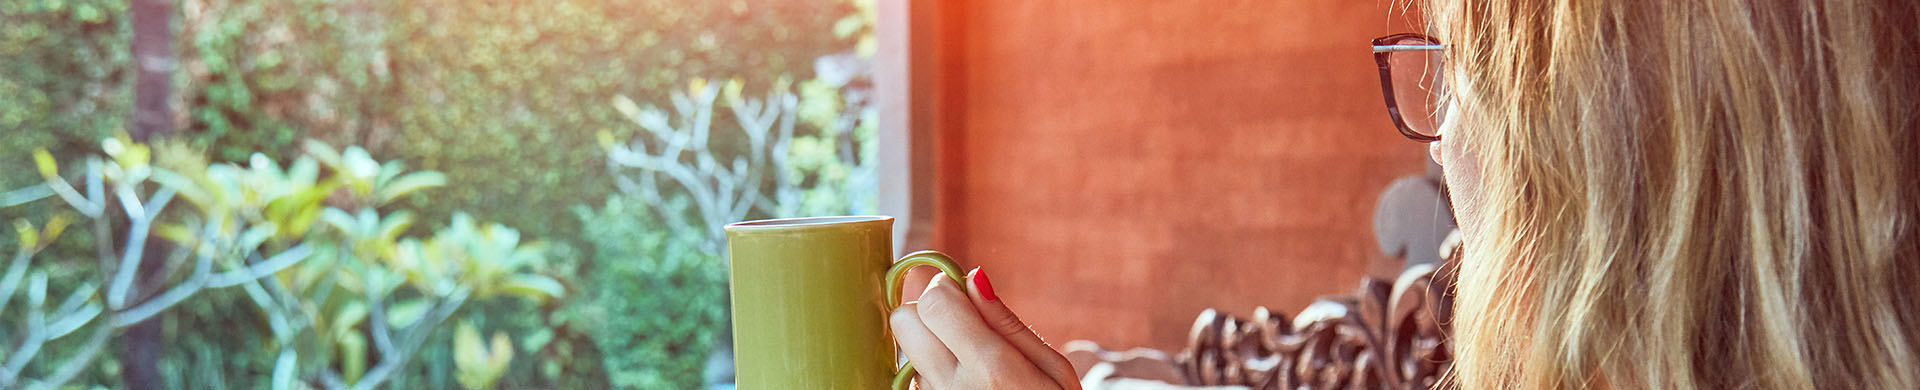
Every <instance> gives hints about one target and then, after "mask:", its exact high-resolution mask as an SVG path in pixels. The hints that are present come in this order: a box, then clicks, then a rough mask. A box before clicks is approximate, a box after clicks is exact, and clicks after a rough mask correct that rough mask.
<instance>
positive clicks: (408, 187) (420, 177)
mask: <svg viewBox="0 0 1920 390" xmlns="http://www.w3.org/2000/svg"><path fill="white" fill-rule="evenodd" d="M445 185H447V175H446V174H442V173H440V172H434V171H420V172H414V173H409V174H406V175H402V176H400V177H398V178H395V179H393V181H391V182H387V183H385V184H383V185H381V186H380V188H379V189H378V191H379V193H377V194H374V202H375V203H378V204H387V203H388V202H392V201H394V200H395V199H399V198H400V197H401V196H406V195H407V194H410V193H413V192H414V191H419V190H424V189H428V188H434V187H440V186H445Z"/></svg>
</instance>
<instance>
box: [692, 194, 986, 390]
mask: <svg viewBox="0 0 1920 390" xmlns="http://www.w3.org/2000/svg"><path fill="white" fill-rule="evenodd" d="M726 231H727V249H728V253H729V256H730V258H731V261H730V268H731V273H732V279H733V283H732V285H731V286H730V287H729V289H730V290H732V295H733V351H734V354H733V355H734V372H735V381H736V382H735V383H737V384H738V386H739V388H741V389H745V390H763V389H835V390H839V389H848V390H864V389H886V388H889V387H891V388H893V389H905V388H906V387H907V385H908V383H909V382H911V380H912V379H913V364H912V363H908V364H906V365H904V366H901V367H900V368H899V369H898V370H896V369H895V368H894V362H895V361H896V359H897V358H896V356H897V355H896V352H897V349H896V348H897V347H896V346H895V345H894V342H893V335H892V331H891V330H890V329H889V326H888V325H887V315H888V313H890V312H892V311H893V308H895V307H898V306H899V305H900V289H901V284H902V283H904V281H903V280H902V278H904V277H905V276H906V273H907V270H909V269H912V268H914V267H918V266H933V267H935V268H939V269H940V270H941V271H944V272H945V273H946V275H947V277H949V278H953V280H954V281H955V282H960V281H961V278H962V277H964V276H963V275H965V274H964V273H963V272H962V271H961V270H960V267H959V266H958V265H956V264H954V263H953V260H952V259H950V258H948V257H947V256H946V255H944V254H941V253H939V252H933V251H922V252H915V253H913V254H909V255H907V256H906V257H904V258H901V259H900V260H899V261H893V218H892V217H884V216H871V217H816V218H791V219H771V220H763V221H748V222H740V223H735V224H731V225H727V227H726ZM959 285H960V286H961V288H962V289H965V288H966V287H965V286H966V283H960V284H959Z"/></svg>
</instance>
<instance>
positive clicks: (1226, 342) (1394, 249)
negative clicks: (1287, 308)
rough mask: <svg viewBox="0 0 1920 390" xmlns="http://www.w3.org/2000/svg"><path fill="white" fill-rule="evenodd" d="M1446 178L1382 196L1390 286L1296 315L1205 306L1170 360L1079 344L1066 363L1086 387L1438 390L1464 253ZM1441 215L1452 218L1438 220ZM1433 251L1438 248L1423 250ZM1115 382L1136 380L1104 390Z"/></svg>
mask: <svg viewBox="0 0 1920 390" xmlns="http://www.w3.org/2000/svg"><path fill="white" fill-rule="evenodd" d="M1437 176H1438V175H1437V169H1436V170H1433V171H1430V172H1429V174H1428V175H1426V176H1424V177H1409V178H1404V179H1401V181H1399V182H1395V183H1394V185H1393V186H1390V187H1389V188H1388V190H1387V191H1386V193H1385V194H1383V195H1382V196H1381V201H1380V207H1379V208H1378V209H1377V210H1376V215H1375V219H1374V222H1375V233H1376V234H1375V236H1376V239H1378V240H1379V241H1380V247H1381V250H1382V251H1383V252H1386V253H1388V254H1389V255H1390V256H1392V257H1394V258H1397V259H1400V260H1401V261H1402V262H1403V263H1402V264H1406V265H1405V267H1404V269H1403V270H1402V271H1401V272H1400V274H1399V276H1398V277H1397V278H1395V279H1394V280H1392V281H1385V280H1379V279H1374V278H1366V279H1365V280H1362V281H1361V282H1360V287H1359V289H1358V290H1357V291H1355V292H1354V293H1353V294H1352V295H1344V296H1333V297H1325V298H1321V299H1320V300H1318V301H1316V302H1314V303H1313V304H1311V305H1308V306H1307V307H1306V308H1304V309H1301V310H1300V311H1299V313H1298V314H1296V315H1294V316H1293V317H1291V318H1289V317H1288V316H1287V315H1286V314H1284V313H1279V312H1274V311H1270V310H1268V309H1267V308H1266V307H1259V308H1255V309H1254V311H1253V314H1252V316H1250V317H1245V318H1242V317H1236V316H1232V315H1228V314H1225V313H1222V312H1221V311H1218V310H1214V309H1208V310H1206V311H1203V312H1201V313H1200V315H1199V317H1198V318H1195V319H1194V324H1193V331H1192V332H1191V333H1190V334H1189V336H1188V338H1187V345H1186V347H1185V348H1182V349H1181V350H1180V351H1179V352H1177V353H1176V354H1174V355H1171V356H1170V355H1167V354H1166V353H1164V352H1160V351H1156V350H1151V349H1135V350H1131V351H1126V352H1115V351H1108V350H1105V349H1103V348H1101V347H1100V346H1098V345H1096V344H1094V343H1091V342H1086V341H1075V342H1071V343H1068V344H1066V345H1064V347H1065V348H1063V349H1064V350H1065V351H1066V354H1067V357H1068V360H1071V361H1072V362H1073V364H1074V367H1076V368H1078V369H1080V370H1082V371H1081V377H1082V378H1083V381H1084V383H1083V384H1086V385H1088V387H1089V389H1096V388H1097V389H1117V388H1167V387H1169V386H1168V385H1165V384H1171V385H1178V386H1209V387H1211V386H1222V387H1224V388H1251V389H1255V390H1295V389H1428V388H1433V387H1434V386H1435V385H1436V384H1439V383H1442V382H1443V381H1444V377H1443V376H1444V375H1446V373H1447V371H1448V368H1449V367H1451V361H1452V358H1453V356H1452V354H1451V353H1450V352H1449V351H1450V350H1449V348H1448V345H1447V335H1448V334H1449V332H1448V325H1449V324H1450V323H1451V319H1452V308H1453V298H1452V297H1453V296H1452V294H1451V291H1452V290H1451V288H1452V286H1453V280H1452V269H1451V265H1452V264H1456V263H1457V257H1458V256H1457V254H1458V252H1457V251H1456V250H1455V249H1456V248H1457V246H1458V241H1457V237H1455V236H1454V235H1452V234H1449V233H1450V232H1451V231H1452V230H1453V221H1452V215H1451V213H1450V212H1445V211H1444V208H1445V204H1444V203H1437V206H1436V202H1444V199H1443V198H1444V196H1442V195H1440V192H1439V191H1438V188H1439V183H1438V180H1437ZM1435 207H1438V208H1440V210H1435V209H1434V208H1435ZM1441 213H1445V214H1444V217H1445V219H1444V220H1439V219H1437V218H1433V216H1438V215H1442V214H1441ZM1422 215H1424V216H1426V218H1425V219H1424V220H1422V219H1420V218H1419V217H1418V216H1422ZM1436 232H1437V233H1436ZM1435 234H1438V236H1434V235H1435ZM1422 249H1424V250H1422ZM1425 250H1432V251H1434V252H1435V253H1433V254H1430V255H1429V254H1425V253H1419V252H1425ZM1442 258H1444V259H1446V260H1440V259H1442ZM1115 380H1123V381H1130V382H1128V383H1130V384H1129V385H1127V386H1107V385H1106V384H1110V383H1115V382H1112V381H1115ZM1157 383H1165V384H1157Z"/></svg>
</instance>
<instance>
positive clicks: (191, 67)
mask: <svg viewBox="0 0 1920 390" xmlns="http://www.w3.org/2000/svg"><path fill="white" fill-rule="evenodd" d="M175 4H177V5H178V6H179V7H180V9H179V13H177V14H175V19H174V25H175V26H176V29H175V31H176V35H175V36H174V38H173V42H174V45H175V47H174V51H173V52H174V54H175V56H176V57H177V58H176V60H177V61H176V64H177V65H176V67H175V68H174V72H175V75H174V80H175V84H174V88H175V90H174V91H173V96H174V98H175V100H174V108H175V109H176V110H177V111H178V112H177V113H176V115H177V117H176V118H175V121H176V123H177V124H179V125H180V126H179V128H180V130H179V131H180V133H179V134H176V135H174V136H173V137H172V139H173V140H174V141H177V142H171V143H166V144H155V146H154V147H155V150H153V151H152V155H153V158H154V160H155V164H156V166H157V167H159V168H161V170H162V171H163V172H159V173H155V175H156V177H155V178H154V180H155V181H159V182H163V183H165V184H166V185H167V186H168V187H170V188H177V189H179V190H180V191H181V199H180V200H176V202H177V203H176V205H175V206H174V207H173V209H179V210H181V211H180V212H178V213H177V214H169V215H168V218H167V219H166V221H167V222H166V223H163V224H161V225H160V226H156V228H155V229H156V232H157V234H160V235H162V236H163V237H166V238H170V239H172V240H171V241H174V242H188V240H190V239H192V238H194V237H198V236H199V235H202V234H208V233H204V230H201V229H205V228H207V227H216V228H219V227H222V226H235V227H248V228H257V229H252V230H251V231H249V229H248V228H234V229H225V230H219V229H216V230H219V231H217V232H216V233H217V235H219V236H221V237H232V239H233V240H240V238H241V237H246V240H256V239H257V240H261V245H262V246H263V247H267V248H275V249H283V248H287V247H290V246H292V245H296V244H298V243H305V242H313V243H320V244H323V245H318V248H319V249H318V250H317V251H318V254H316V255H314V259H310V260H309V261H305V262H303V263H301V264H299V265H298V266H296V267H295V268H293V269H290V270H287V271H283V272H281V273H278V274H277V275H276V278H274V280H277V281H278V282H280V283H285V284H288V285H289V286H290V287H297V288H289V290H290V291H288V293H289V294H291V295H292V296H293V297H295V298H297V299H293V300H286V301H280V302H279V303H278V305H279V306H280V307H281V309H284V310H282V311H283V312H284V313H281V314H284V316H283V317H285V318H283V319H282V320H283V322H289V323H287V324H279V325H276V324H274V320H273V319H272V316H270V315H265V314H258V313H256V312H258V311H261V310H263V309H258V308H256V307H258V306H261V302H262V300H260V299H258V298H257V297H255V296H252V295H250V294H247V293H242V292H223V293H214V294H200V295H198V296H195V297H194V298H193V299H190V300H187V301H185V302H184V303H182V304H181V306H180V307H179V308H178V309H177V310H179V312H178V313H176V314H177V315H168V316H165V317H164V320H165V329H166V330H165V334H166V335H167V336H166V337H167V338H168V339H169V340H173V341H174V343H172V344H171V345H174V346H173V347H169V348H168V349H167V350H166V354H167V355H166V356H165V357H164V358H163V359H162V362H161V365H162V369H163V372H167V373H176V375H173V376H168V377H167V378H168V380H169V381H170V382H169V383H168V387H172V388H208V389H219V388H261V387H267V385H269V384H271V383H272V382H273V380H274V376H275V374H276V372H278V371H276V365H277V364H280V362H281V361H282V360H281V358H282V356H278V355H277V353H278V352H279V351H282V350H287V349H292V350H297V351H298V352H299V353H298V354H297V355H296V356H294V357H293V359H292V360H293V361H294V362H295V363H294V364H295V365H297V366H298V367H299V368H300V369H299V370H294V371H288V372H289V373H291V375H295V376H297V377H299V378H301V379H303V380H308V381H309V382H310V383H309V384H318V383H319V382H314V380H315V379H314V378H315V376H314V375H318V373H322V372H332V373H337V374H339V375H340V376H341V377H342V378H340V379H341V380H344V381H347V383H351V381H352V380H354V379H356V377H358V376H360V375H365V374H366V373H367V372H371V371H374V369H375V368H377V366H378V365H379V364H380V362H382V361H383V359H385V356H384V355H383V354H380V353H376V352H374V350H375V347H376V346H375V345H373V340H371V339H370V338H369V337H367V336H366V335H368V334H370V333H369V332H371V331H372V329H370V328H371V322H372V320H371V314H370V313H371V312H373V311H375V308H374V307H372V305H368V303H369V300H368V299H369V298H370V297H374V296H376V295H378V293H381V292H382V291H378V290H387V291H386V292H389V293H390V295H389V296H387V297H384V299H385V300H384V302H385V303H387V304H389V305H391V307H390V308H389V309H390V310H391V311H392V312H393V313H395V315H394V317H399V318H398V319H394V318H390V320H391V321H390V322H392V324H389V325H406V324H409V323H410V321H408V320H412V321H419V320H418V319H417V318H415V317H418V316H420V315H421V314H420V313H421V312H422V311H423V310H422V309H421V307H425V306H429V305H430V303H421V302H432V301H433V300H436V299H445V298H448V296H447V295H444V293H445V292H447V290H446V289H445V288H443V287H444V285H445V284H447V282H445V281H446V280H452V281H454V282H452V283H453V284H454V285H456V286H470V287H471V290H472V291H471V293H472V294H473V295H474V299H475V300H474V301H472V302H470V303H467V304H466V305H463V306H459V307H458V308H459V311H458V314H456V315H455V316H454V318H453V319H452V320H453V321H458V322H460V323H472V324H474V325H475V326H477V327H478V328H479V329H486V330H489V331H501V332H506V334H507V335H509V338H510V340H511V343H512V344H513V345H514V347H515V349H514V352H513V353H514V354H516V355H517V356H520V357H522V358H519V359H511V361H510V363H508V367H507V368H506V372H505V374H504V376H502V377H498V378H495V379H496V381H495V382H493V384H494V385H497V386H501V387H507V388H516V387H549V388H551V387H558V388H605V387H608V386H614V387H621V388H625V387H636V386H637V387H643V388H644V387H652V388H659V387H665V388H687V387H692V386H695V385H698V384H699V382H700V371H701V369H702V368H704V365H705V360H706V357H707V356H708V355H709V353H710V352H712V351H713V350H714V348H715V343H716V342H717V341H716V340H719V339H722V338H724V336H725V333H726V328H725V314H726V309H725V303H726V293H725V291H726V290H725V288H726V287H725V280H726V273H725V268H724V260H723V257H722V255H720V254H718V253H712V252H713V250H714V249H715V247H714V245H713V242H711V239H712V237H711V236H710V235H705V234H702V233H699V232H697V231H698V230H702V229H708V228H710V227H707V226H697V227H691V228H690V229H681V230H673V231H670V230H672V229H670V228H668V227H667V226H669V224H667V223H666V222H665V221H663V220H662V219H661V217H660V216H661V215H665V213H684V212H685V210H686V208H687V207H686V203H685V199H686V194H684V193H679V192H674V191H671V190H668V191H663V192H662V193H659V194H655V195H657V196H658V197H660V198H661V199H665V203H663V204H662V205H660V207H658V208H650V207H651V206H649V205H647V204H646V202H645V201H642V200H639V199H638V198H637V196H636V195H635V194H627V195H624V196H617V197H615V198H614V199H615V200H607V201H606V202H607V203H606V204H605V205H602V206H601V207H599V208H597V209H596V208H591V207H588V206H579V207H574V206H578V205H587V204H594V203H600V202H602V201H603V199H607V195H608V194H611V193H615V192H616V190H615V186H614V181H615V178H614V177H613V175H611V174H609V172H608V170H607V169H606V167H607V166H608V163H607V160H606V154H605V149H603V147H602V143H601V139H600V137H599V135H600V134H606V135H607V136H609V138H616V139H633V138H639V136H640V135H641V134H642V130H640V129H638V128H637V127H636V126H634V125H633V123H632V122H630V121H629V118H628V117H627V116H626V115H623V114H622V113H621V112H620V111H619V110H618V109H617V108H616V107H613V106H610V105H608V104H604V102H606V101H607V100H608V99H609V98H610V97H612V96H617V95H625V96H631V97H632V98H633V99H634V100H638V101H642V102H654V103H657V104H662V105H665V104H666V103H668V102H670V101H671V100H672V96H673V94H674V93H676V92H679V91H684V90H686V89H687V87H688V85H689V84H694V83H693V81H694V80H697V78H698V76H702V75H736V80H734V81H733V83H732V84H733V85H734V86H735V87H734V88H733V90H731V91H729V96H732V97H737V96H740V95H767V96H775V95H786V94H794V95H795V96H797V97H798V102H799V104H800V106H801V108H800V110H799V111H798V112H797V115H798V117H799V120H798V121H797V122H798V129H797V132H796V133H795V134H794V136H793V139H792V145H793V146H792V149H791V150H789V151H787V152H785V153H784V155H786V156H787V158H789V159H791V160H792V161H793V164H789V165H785V166H784V168H780V169H777V170H773V171H769V172H765V181H766V183H763V185H764V186H766V187H774V186H775V184H773V182H774V181H776V180H775V178H776V177H784V178H788V179H791V180H789V183H790V184H791V185H789V186H786V187H783V188H785V189H787V190H791V191H792V194H791V195H789V196H786V197H783V198H781V199H782V200H780V201H779V204H777V205H772V206H770V207H768V209H769V210H772V209H778V210H777V211H762V212H757V213H755V214H754V217H756V218H757V217H761V216H774V215H798V214H837V213H845V212H848V210H853V211H855V212H865V211H864V210H871V203H872V200H871V199H872V198H871V188H872V184H871V183H870V180H871V179H870V178H871V177H872V175H871V172H870V171H871V161H872V159H871V158H870V156H871V151H872V148H873V145H872V143H871V142H870V140H871V138H872V136H871V134H872V123H873V121H872V120H871V118H870V109H867V108H865V105H864V103H863V102H862V101H863V98H860V97H858V96H855V95H859V94H860V93H863V92H860V91H857V90H858V89H859V88H860V87H856V86H850V85H849V84H848V83H847V82H846V81H845V80H837V81H823V80H820V78H821V77H819V75H816V74H814V73H815V71H814V67H813V66H814V62H815V60H816V59H819V58H821V57H822V56H827V55H832V54H835V53H849V52H851V53H855V55H859V56H867V55H871V54H872V50H873V46H874V45H873V42H872V15H871V13H872V9H871V4H870V2H867V1H860V0H800V1H779V2H759V3H751V2H739V1H695V0H554V1H545V2H524V1H515V2H488V1H456V2H423V1H418V0H400V1H375V2H351V1H348V2H343V1H337V0H208V1H190V2H176V3H175ZM126 10H127V0H24V1H0V23H4V24H5V25H6V27H5V28H0V102H5V104H0V132H4V134H5V135H4V136H0V167H8V168H9V169H0V190H7V189H15V188H21V187H25V186H27V185H31V184H35V183H40V182H42V181H44V179H43V178H41V177H40V176H41V175H40V172H39V170H38V169H35V168H34V167H35V166H39V165H43V163H42V162H40V161H37V160H36V158H35V157H34V154H33V153H30V152H29V151H32V150H34V149H35V148H45V149H47V150H48V151H49V153H47V154H46V155H48V156H49V157H52V158H51V159H50V160H52V161H51V162H50V163H44V165H58V166H59V167H61V168H62V169H65V170H67V171H68V172H73V171H74V170H75V169H77V168H75V167H79V166H83V164H81V163H82V162H83V161H81V160H83V159H82V158H80V157H77V156H86V155H90V154H93V153H94V152H96V151H97V150H98V148H99V147H100V143H98V141H99V140H100V139H102V138H104V137H106V136H108V135H110V134H113V133H114V132H116V131H119V130H121V129H123V128H125V127H126V122H127V120H126V118H127V117H128V116H129V114H130V112H131V102H132V94H131V84H132V78H133V72H132V69H131V61H130V60H129V59H128V56H129V54H128V53H129V48H128V41H129V38H130V33H129V27H128V23H127V22H128V21H127V20H126V14H127V12H126ZM789 80H809V81H804V82H799V83H793V82H790V81H789ZM855 84H858V83H855ZM740 85H748V86H755V87H754V88H756V89H761V90H757V91H746V92H742V91H740V90H741V89H743V88H741V87H739V86H740ZM725 104H731V102H727V103H725ZM735 122H736V120H735V119H734V118H733V117H732V116H731V115H726V114H724V113H721V114H720V115H714V116H713V125H714V126H717V127H716V129H728V128H733V127H737V126H740V124H739V123H735ZM726 134H727V135H725V136H722V137H718V138H716V139H715V140H714V142H715V144H716V145H717V146H720V147H727V148H733V147H739V146H742V144H744V143H745V142H746V141H745V140H744V139H742V138H741V137H739V136H738V135H737V134H736V133H734V132H732V131H730V130H729V131H727V132H726ZM306 139H317V140H322V141H326V142H331V143H334V144H340V145H360V146H357V147H347V148H346V149H344V150H331V148H330V147H325V145H324V144H319V145H320V146H313V145H308V144H303V143H302V140H306ZM639 142H640V143H641V144H645V143H647V142H649V141H645V140H642V141H639ZM122 146H123V147H130V148H131V147H133V145H131V144H125V145H122ZM139 153H140V152H136V153H130V154H127V158H134V156H133V155H134V154H139ZM373 155H379V156H385V157H388V158H394V159H395V160H394V161H388V162H379V161H374V160H372V159H371V157H370V156H373ZM162 156H166V157H162ZM141 158H145V157H141ZM349 160H352V161H354V162H349ZM397 161H407V162H408V163H410V164H411V165H413V168H414V169H420V171H411V172H413V173H407V172H410V170H409V169H408V168H409V167H406V166H401V165H400V164H399V163H398V162H397ZM369 162H370V163H369ZM127 173H128V174H133V173H132V172H127ZM68 176H69V178H70V179H71V178H72V175H71V174H69V175H68ZM863 180H865V181H863ZM375 188H381V189H383V190H374V189H375ZM424 188H434V189H433V190H430V191H420V189H424ZM146 189H148V190H150V189H152V187H151V186H150V187H147V188H146ZM196 190H198V192H197V193H196ZM195 199H197V201H194V200H195ZM620 199H624V200H620ZM675 199H679V200H675ZM623 202H624V204H622V203H623ZM49 203H52V202H35V203H32V204H27V205H22V206H19V207H11V208H5V209H0V218H6V219H9V220H10V219H13V218H16V217H23V216H31V217H33V218H32V219H33V220H34V221H46V220H48V217H49V216H50V215H54V213H55V211H53V210H52V209H53V208H50V207H47V204H49ZM189 204H191V205H193V206H189ZM569 208H573V213H572V214H573V215H571V216H569V215H566V214H568V213H567V212H565V211H563V210H568V209H569ZM186 210H191V212H188V211H186ZM170 213H173V211H170ZM570 217H572V218H570ZM481 220H488V221H501V222H503V224H499V225H495V224H485V223H480V222H477V221H481ZM506 226H514V227H516V228H518V229H517V230H516V229H508V228H506ZM222 229H224V228H222ZM521 233H524V235H525V236H527V237H541V238H545V239H546V240H544V241H541V242H536V240H530V239H529V240H521V239H520V236H521ZM443 236H444V237H443ZM94 239H95V238H94V236H93V235H91V234H73V233H72V232H69V233H68V234H66V235H64V236H62V237H61V239H60V240H57V241H52V240H42V241H52V243H51V246H47V247H45V249H44V252H45V253H46V254H45V255H42V256H41V257H42V258H45V259H47V260H37V261H51V262H58V263H57V264H59V266H57V267H47V268H48V274H49V280H50V282H49V283H51V284H52V285H55V286H74V285H78V283H79V281H81V280H84V278H85V277H86V276H87V275H90V274H91V273H93V272H96V271H98V270H99V269H98V268H99V267H98V266H97V265H96V262H94V261H91V259H92V257H93V255H94V253H95V245H94ZM38 244H43V245H44V244H46V243H45V242H40V243H38ZM575 247H578V248H581V249H580V250H579V252H577V253H576V252H573V251H574V249H573V248H575ZM523 251H538V252H544V255H528V254H525V253H520V252H523ZM473 253H480V255H479V256H472V255H471V254H473ZM430 258H431V259H437V260H429V259H430ZM534 258H538V259H541V260H540V261H534V260H531V259H534ZM68 259H78V260H68ZM316 260H319V261H316ZM223 261H228V263H222V264H223V265H232V264H241V263H243V262H246V261H250V260H248V259H246V258H244V257H239V258H225V259H223ZM309 263H311V264H309ZM488 267H494V268H488ZM189 268H190V267H189ZM488 275H490V276H488ZM455 290H457V288H456V289H455ZM269 295H272V294H269ZM481 296H503V297H529V298H530V299H524V300H523V299H491V300H483V299H481ZM553 297H558V299H549V298H553ZM272 298H275V299H279V298H281V297H277V296H274V297H272ZM267 302H276V301H273V300H267ZM355 302H359V303H358V304H356V303H355ZM655 313H658V314H655ZM6 319H11V317H7V315H6V314H5V313H0V320H6ZM609 319H612V320H609ZM302 323H304V324H306V325H304V326H307V327H309V328H306V329H305V330H300V329H298V328H300V327H301V326H302V325H300V324H302ZM275 326H282V327H289V329H278V330H276V329H275V328H274V327H275ZM208 329H220V330H223V331H222V332H211V333H210V332H206V330H208ZM637 329H644V330H646V332H650V333H646V332H636V331H635V330H637ZM452 333H453V332H430V333H429V334H428V335H427V336H426V337H425V338H424V340H425V341H423V343H424V344H425V346H423V347H421V348H420V349H419V351H420V352H418V354H417V356H418V358H417V359H415V360H414V361H413V362H412V363H410V364H407V365H406V366H405V367H402V368H401V369H400V370H398V371H397V373H396V374H395V377H394V379H393V381H392V382H389V383H390V384H391V386H392V387H394V388H451V387H456V386H459V385H461V383H458V382H460V379H461V378H456V377H455V374H456V372H460V371H461V370H460V367H458V366H459V364H458V363H459V362H458V361H456V359H455V358H454V356H455V354H454V353H453V352H452V351H453V348H452V346H454V345H455V343H456V342H457V340H456V338H455V337H454V335H453V334H452ZM289 335H297V336H289ZM488 348H492V346H491V345H489V346H488ZM112 358H113V355H112V354H111V353H109V354H107V355H104V357H103V359H101V360H100V361H99V362H98V364H97V367H96V368H92V369H90V370H89V371H88V373H87V375H86V376H82V379H81V380H82V381H92V382H93V383H102V384H109V385H112V384H113V383H112V382H111V381H110V380H111V379H112V378H114V375H113V373H112V370H114V369H115V368H116V367H117V365H116V364H114V363H113V362H112V361H111V359H112ZM468 366H469V367H475V366H472V365H468ZM467 371H472V370H467ZM460 376H461V377H465V375H460Z"/></svg>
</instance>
